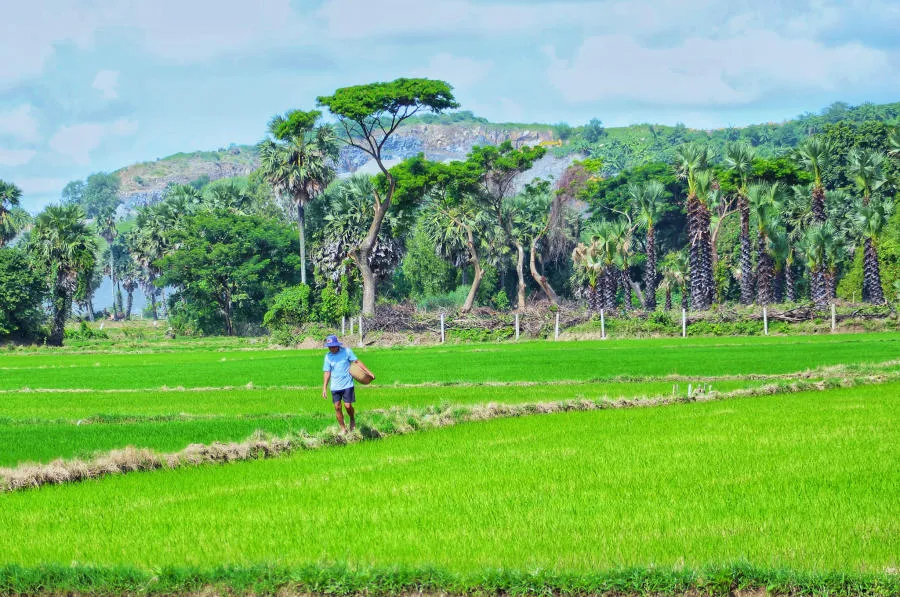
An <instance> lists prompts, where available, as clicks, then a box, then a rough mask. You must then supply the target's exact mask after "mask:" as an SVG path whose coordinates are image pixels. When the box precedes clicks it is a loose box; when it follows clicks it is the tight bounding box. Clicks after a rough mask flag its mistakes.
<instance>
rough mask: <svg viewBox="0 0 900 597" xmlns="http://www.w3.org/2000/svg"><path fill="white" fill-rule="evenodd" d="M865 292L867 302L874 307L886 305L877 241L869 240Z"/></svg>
mask: <svg viewBox="0 0 900 597" xmlns="http://www.w3.org/2000/svg"><path fill="white" fill-rule="evenodd" d="M863 291H864V293H865V295H866V300H867V301H868V302H870V303H872V304H874V305H883V304H884V290H883V289H882V288H881V269H880V267H879V265H878V249H877V248H876V247H875V241H874V240H873V239H871V238H867V239H866V242H865V256H864V258H863Z"/></svg>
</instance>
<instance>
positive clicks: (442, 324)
mask: <svg viewBox="0 0 900 597" xmlns="http://www.w3.org/2000/svg"><path fill="white" fill-rule="evenodd" d="M443 343H444V314H443V313H441V344H443Z"/></svg>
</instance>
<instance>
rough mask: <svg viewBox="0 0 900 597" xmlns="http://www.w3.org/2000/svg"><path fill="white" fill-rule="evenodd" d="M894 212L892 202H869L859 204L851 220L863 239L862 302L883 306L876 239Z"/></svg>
mask: <svg viewBox="0 0 900 597" xmlns="http://www.w3.org/2000/svg"><path fill="white" fill-rule="evenodd" d="M893 211H894V204H893V201H892V200H890V199H887V200H884V201H878V200H870V201H869V202H868V203H860V205H858V206H857V209H856V213H855V214H853V220H854V222H855V224H856V226H857V229H858V231H859V233H860V235H861V236H862V238H863V247H864V249H863V287H862V298H863V300H864V301H868V302H870V303H874V304H876V305H883V304H884V302H885V301H884V291H883V289H882V286H881V269H880V267H879V264H878V239H879V238H880V236H881V233H882V231H883V230H884V228H885V226H886V225H887V222H888V220H889V219H890V217H891V215H892V214H893Z"/></svg>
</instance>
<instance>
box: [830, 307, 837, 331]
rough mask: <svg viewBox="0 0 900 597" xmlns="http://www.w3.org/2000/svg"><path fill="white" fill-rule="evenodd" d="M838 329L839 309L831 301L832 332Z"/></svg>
mask: <svg viewBox="0 0 900 597" xmlns="http://www.w3.org/2000/svg"><path fill="white" fill-rule="evenodd" d="M836 331H837V311H836V310H835V308H834V303H831V333H832V334H833V333H835V332H836Z"/></svg>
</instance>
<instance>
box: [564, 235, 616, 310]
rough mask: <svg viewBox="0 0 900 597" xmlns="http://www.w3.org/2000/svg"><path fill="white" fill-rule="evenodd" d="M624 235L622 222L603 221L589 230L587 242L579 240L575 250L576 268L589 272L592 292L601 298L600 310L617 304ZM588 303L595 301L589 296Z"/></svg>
mask: <svg viewBox="0 0 900 597" xmlns="http://www.w3.org/2000/svg"><path fill="white" fill-rule="evenodd" d="M621 236H622V227H621V224H617V223H615V222H608V221H602V222H600V223H599V224H594V225H593V226H591V227H589V228H588V229H587V230H585V232H584V234H583V238H584V242H582V243H579V245H578V246H577V247H575V249H574V250H573V251H572V260H573V261H574V263H575V266H576V268H578V269H580V270H581V271H582V273H584V274H585V275H586V277H587V282H588V286H589V288H590V291H591V295H592V296H594V297H597V298H599V301H596V305H595V306H596V307H599V308H600V309H615V307H616V290H617V288H618V278H619V277H620V274H619V272H618V270H617V268H616V267H615V261H616V253H617V251H618V249H619V244H620V242H621V240H620V238H621ZM588 304H589V305H590V304H591V297H589V298H588ZM593 308H594V306H593V305H592V309H593Z"/></svg>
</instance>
